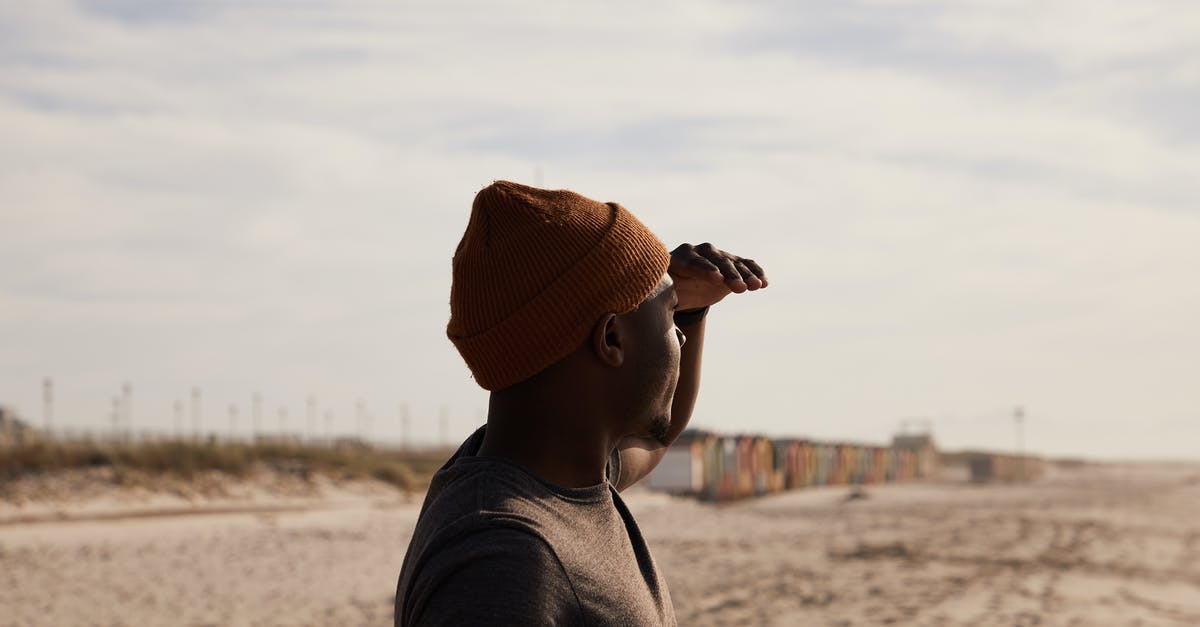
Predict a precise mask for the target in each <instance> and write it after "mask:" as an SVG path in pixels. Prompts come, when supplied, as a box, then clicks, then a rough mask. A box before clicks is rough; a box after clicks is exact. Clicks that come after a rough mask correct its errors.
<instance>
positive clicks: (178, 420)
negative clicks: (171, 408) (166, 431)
mask: <svg viewBox="0 0 1200 627" xmlns="http://www.w3.org/2000/svg"><path fill="white" fill-rule="evenodd" d="M175 437H176V438H180V437H183V401H180V400H176V401H175Z"/></svg>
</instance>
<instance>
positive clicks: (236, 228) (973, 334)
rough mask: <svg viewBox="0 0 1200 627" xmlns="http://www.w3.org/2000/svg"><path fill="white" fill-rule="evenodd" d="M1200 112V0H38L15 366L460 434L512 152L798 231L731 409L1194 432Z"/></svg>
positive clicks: (0, 67) (750, 423) (665, 213)
mask: <svg viewBox="0 0 1200 627" xmlns="http://www.w3.org/2000/svg"><path fill="white" fill-rule="evenodd" d="M1197 111H1200V8H1198V7H1197V5H1196V4H1195V3H1194V2H1190V1H1186V0H1180V1H1174V2H1173V1H1169V0H1154V1H1151V0H1148V1H1145V2H1137V3H1132V2H1119V1H1104V0H1078V1H1074V0H1063V1H1059V2H1052V3H1051V2H1043V1H1041V0H1027V1H1010V2H979V1H963V0H953V1H946V2H934V1H890V2H880V1H844V2H796V1H790V2H750V3H746V2H743V3H732V2H730V3H723V2H710V1H705V0H690V1H688V2H667V3H644V2H637V3H635V2H604V3H590V4H585V3H569V4H565V3H538V2H487V3H476V4H474V5H468V4H465V3H455V2H445V1H439V2H428V3H422V2H403V3H394V2H371V3H333V2H329V3H326V2H318V1H310V2H301V1H297V2H279V1H264V2H254V1H250V2H244V1H238V2H233V1H228V2H207V1H201V0H195V1H191V2H183V1H177V2H148V1H147V2H133V1H126V0H110V1H94V2H83V1H81V2H66V1H62V0H38V1H37V2H4V3H0V137H3V142H2V143H0V403H4V404H7V405H10V406H16V407H17V408H18V409H19V410H20V411H21V412H22V413H24V414H25V415H27V416H29V417H30V418H32V419H34V420H35V421H40V420H41V384H42V379H43V377H45V376H52V377H53V379H54V382H55V387H56V399H57V404H56V408H55V415H54V421H55V424H57V425H60V426H72V427H79V428H100V427H104V426H105V425H107V424H108V422H109V418H108V414H109V411H110V406H111V402H112V398H113V396H114V395H115V394H116V393H117V392H118V391H119V389H120V386H121V385H122V383H124V382H126V381H128V382H131V383H132V384H133V390H134V402H133V416H132V420H133V424H134V427H135V428H157V429H164V430H170V429H173V428H174V419H173V417H172V404H173V403H174V402H175V401H176V400H186V399H187V398H188V394H189V390H190V389H191V388H192V386H199V387H200V388H202V390H203V399H204V400H203V409H204V413H203V417H202V420H203V425H202V426H203V427H204V428H206V429H213V430H220V431H226V430H228V429H229V419H228V417H227V411H228V410H227V408H228V407H229V406H230V405H231V404H232V405H237V406H238V407H239V411H240V416H242V419H241V422H240V423H239V424H238V425H237V426H236V427H235V428H237V429H240V430H248V429H249V422H248V419H247V418H246V417H247V416H248V415H249V413H250V405H251V400H250V399H251V397H252V395H253V394H254V393H255V392H260V393H261V394H262V396H263V398H264V404H265V408H266V409H265V411H266V413H267V416H268V418H267V419H265V422H266V426H268V427H271V428H275V427H276V425H277V424H278V418H277V411H278V408H280V407H287V408H288V411H289V414H288V415H289V417H290V418H289V421H290V422H289V427H290V428H293V429H298V430H300V429H304V428H306V427H305V425H304V422H305V418H304V412H305V409H304V408H305V399H306V398H307V397H308V396H310V395H312V396H315V397H316V398H317V399H318V403H319V405H320V407H321V411H322V413H323V412H324V411H330V412H331V413H332V416H333V427H334V429H336V430H339V431H344V432H351V431H354V430H355V429H359V428H360V426H359V424H358V421H357V420H356V413H355V412H356V409H355V407H356V402H357V400H358V399H363V400H364V401H365V403H366V406H367V408H368V412H369V413H370V414H371V415H372V416H373V419H372V421H371V425H370V429H371V431H372V432H373V434H374V435H375V436H377V437H397V436H399V434H400V428H399V420H398V418H397V416H398V414H399V412H400V409H399V408H400V405H401V404H402V403H404V404H406V405H407V407H408V409H409V412H410V414H411V416H412V437H413V438H419V439H424V440H427V441H431V440H436V439H437V438H438V437H439V428H438V416H439V414H441V413H444V414H445V415H446V416H447V417H448V420H449V425H450V429H449V434H448V436H449V437H450V438H451V439H454V440H457V439H459V438H461V437H463V436H465V435H466V434H467V433H468V432H469V430H470V429H471V428H473V426H474V425H475V424H478V423H479V422H480V421H481V420H482V416H483V412H484V408H485V406H486V401H487V397H486V393H484V392H483V391H481V390H480V389H479V388H478V387H476V386H475V385H474V383H473V382H472V380H471V379H470V377H469V373H468V371H467V369H466V367H465V366H464V365H463V364H462V362H461V360H460V359H459V357H458V355H457V353H456V352H455V351H454V349H453V347H452V345H451V344H450V343H449V341H448V340H446V338H445V324H446V320H447V318H448V315H449V306H448V304H447V303H448V296H449V280H450V257H451V254H452V252H453V249H454V246H455V244H456V243H457V241H458V238H459V236H460V235H461V234H462V230H463V228H464V227H465V225H466V219H467V215H468V210H469V207H470V202H471V199H472V197H473V195H474V193H475V192H476V191H477V190H479V189H480V188H482V187H483V186H485V185H487V184H488V183H490V182H491V181H492V180H493V179H499V178H507V179H512V180H517V181H522V182H526V183H534V184H536V183H542V184H543V185H544V186H547V187H566V188H571V189H574V190H576V191H579V192H581V193H583V194H586V195H588V196H591V197H594V198H597V199H600V200H613V201H618V202H621V203H622V204H624V205H625V206H626V207H628V208H630V209H631V210H632V211H634V212H635V213H636V214H638V215H639V217H641V218H642V220H643V221H644V222H646V223H647V224H648V225H650V226H651V228H653V229H654V230H656V231H657V232H658V233H659V235H660V236H661V237H662V238H663V239H664V240H665V241H666V242H668V244H669V245H674V244H676V243H678V242H683V241H688V242H693V243H699V242H701V241H712V242H713V243H715V244H716V245H718V246H720V247H722V248H726V249H728V250H731V251H734V252H736V253H739V254H743V255H746V256H752V257H754V258H755V259H758V260H759V261H760V262H761V263H762V264H763V266H765V267H766V269H767V271H768V274H769V275H770V277H771V279H772V285H771V288H770V289H768V290H766V291H765V292H762V293H759V294H752V295H747V296H742V297H734V298H730V299H728V300H727V301H726V302H725V303H722V304H721V305H720V306H719V307H718V308H717V309H715V310H714V312H713V314H712V316H711V318H710V325H709V339H708V344H707V348H708V353H707V355H706V360H707V363H706V369H705V373H704V376H705V387H704V389H703V391H702V393H701V398H700V404H699V407H698V409H697V415H696V417H695V419H694V421H695V424H697V425H698V426H703V427H707V428H711V429H716V430H721V431H758V432H764V433H767V434H774V435H808V436H813V437H820V438H831V439H846V440H858V441H866V442H882V441H884V440H885V439H886V438H888V437H889V436H890V435H891V433H892V432H893V431H894V430H895V429H896V428H897V426H898V425H899V424H900V421H901V420H904V419H913V418H923V419H928V420H931V421H932V423H933V426H934V429H935V434H936V435H937V437H938V438H939V440H940V441H941V442H942V443H943V444H944V445H947V446H950V447H966V446H971V447H986V448H995V449H1009V448H1011V447H1012V446H1014V429H1013V423H1012V420H1011V415H1012V412H1013V408H1014V407H1016V406H1023V407H1024V408H1025V411H1026V413H1027V420H1026V422H1027V429H1026V440H1027V442H1028V446H1029V448H1030V449H1032V450H1036V451H1041V452H1044V453H1049V454H1073V455H1089V456H1094V457H1197V456H1200V322H1198V321H1200V276H1198V275H1200V115H1197V113H1196V112H1197ZM187 423H188V425H187V427H188V428H189V429H190V419H188V420H187ZM320 428H322V429H323V427H320Z"/></svg>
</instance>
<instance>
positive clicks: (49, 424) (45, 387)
mask: <svg viewBox="0 0 1200 627" xmlns="http://www.w3.org/2000/svg"><path fill="white" fill-rule="evenodd" d="M42 428H43V429H45V430H46V436H47V437H50V435H51V433H50V432H51V431H53V430H54V380H53V379H51V378H50V377H46V378H44V379H42Z"/></svg>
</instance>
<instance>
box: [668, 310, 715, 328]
mask: <svg viewBox="0 0 1200 627" xmlns="http://www.w3.org/2000/svg"><path fill="white" fill-rule="evenodd" d="M707 315H708V307H707V306H706V307H698V308H696V309H684V310H682V311H676V312H675V326H677V327H686V326H690V325H693V324H696V323H698V322H700V321H701V320H703V319H704V317H705V316H707Z"/></svg>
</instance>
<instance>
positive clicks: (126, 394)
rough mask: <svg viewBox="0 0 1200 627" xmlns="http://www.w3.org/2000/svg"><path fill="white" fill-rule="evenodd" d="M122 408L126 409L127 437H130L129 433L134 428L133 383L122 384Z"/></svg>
mask: <svg viewBox="0 0 1200 627" xmlns="http://www.w3.org/2000/svg"><path fill="white" fill-rule="evenodd" d="M121 397H122V400H121V409H122V410H124V414H125V415H124V416H123V418H124V422H125V438H126V439H129V434H130V432H131V431H132V430H133V384H132V383H129V382H126V383H125V385H122V386H121Z"/></svg>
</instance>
